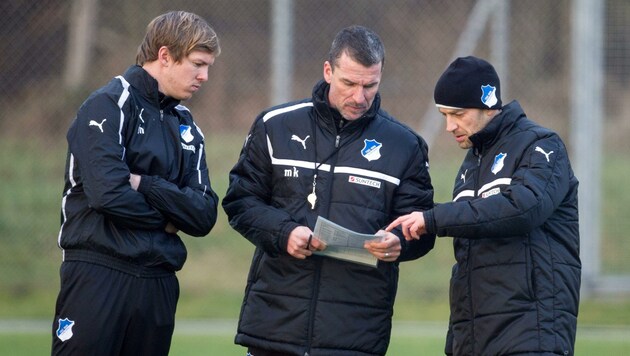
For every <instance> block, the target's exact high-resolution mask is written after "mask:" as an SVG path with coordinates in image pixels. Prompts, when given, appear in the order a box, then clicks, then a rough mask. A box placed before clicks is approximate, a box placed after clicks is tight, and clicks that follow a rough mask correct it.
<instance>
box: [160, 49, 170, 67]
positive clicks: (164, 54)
mask: <svg viewBox="0 0 630 356" xmlns="http://www.w3.org/2000/svg"><path fill="white" fill-rule="evenodd" d="M171 59H172V58H171V52H170V51H169V50H168V47H166V46H162V47H160V49H159V50H158V58H157V60H158V62H160V64H161V65H162V66H165V67H166V66H168V64H169V62H170V61H171Z"/></svg>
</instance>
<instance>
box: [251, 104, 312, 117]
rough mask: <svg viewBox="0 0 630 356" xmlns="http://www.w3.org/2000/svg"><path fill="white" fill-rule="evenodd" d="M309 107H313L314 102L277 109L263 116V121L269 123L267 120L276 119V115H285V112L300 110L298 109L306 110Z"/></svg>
mask: <svg viewBox="0 0 630 356" xmlns="http://www.w3.org/2000/svg"><path fill="white" fill-rule="evenodd" d="M308 106H313V103H312V102H308V103H300V104H295V105H291V106H287V107H286V108H280V109H276V110H271V111H270V112H268V113H266V114H265V116H263V121H264V122H267V120H269V119H271V118H272V117H274V116H276V115H280V114H284V113H285V112H289V111H294V110H298V109H301V108H305V107H308Z"/></svg>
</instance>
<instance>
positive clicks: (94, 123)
mask: <svg viewBox="0 0 630 356" xmlns="http://www.w3.org/2000/svg"><path fill="white" fill-rule="evenodd" d="M105 121H107V119H103V121H101V123H100V124H99V123H98V122H96V121H94V120H90V123H89V124H88V126H98V128H99V129H101V132H103V124H104V123H105Z"/></svg>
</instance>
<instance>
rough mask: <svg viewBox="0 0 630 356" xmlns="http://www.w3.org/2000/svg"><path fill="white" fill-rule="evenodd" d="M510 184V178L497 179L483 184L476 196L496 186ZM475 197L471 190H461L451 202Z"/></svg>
mask: <svg viewBox="0 0 630 356" xmlns="http://www.w3.org/2000/svg"><path fill="white" fill-rule="evenodd" d="M510 184H512V178H499V179H495V180H493V181H492V182H490V183H487V184H484V185H483V187H481V189H479V190H478V191H477V195H481V194H482V193H483V192H485V191H487V190H490V189H492V188H494V187H496V186H498V185H510ZM474 196H475V192H474V191H473V190H470V189H469V190H462V191H461V192H459V194H457V196H456V197H455V198H453V201H457V200H459V199H461V198H463V197H474Z"/></svg>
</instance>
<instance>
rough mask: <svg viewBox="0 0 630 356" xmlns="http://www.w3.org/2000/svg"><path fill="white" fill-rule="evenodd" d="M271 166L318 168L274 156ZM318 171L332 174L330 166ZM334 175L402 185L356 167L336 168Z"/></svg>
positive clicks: (303, 162)
mask: <svg viewBox="0 0 630 356" xmlns="http://www.w3.org/2000/svg"><path fill="white" fill-rule="evenodd" d="M271 164H272V165H274V166H290V167H300V168H308V169H315V167H316V164H315V162H311V161H298V160H292V159H278V158H273V156H272V157H271ZM317 169H318V170H320V171H325V172H330V165H329V164H322V165H320V166H319V167H318V168H317ZM333 173H335V174H356V175H360V176H363V177H370V178H375V179H380V180H384V181H387V182H390V183H392V184H395V185H400V179H398V178H396V177H392V176H390V175H387V174H383V173H380V172H376V171H370V170H367V169H361V168H355V167H335V170H334V172H333Z"/></svg>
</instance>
